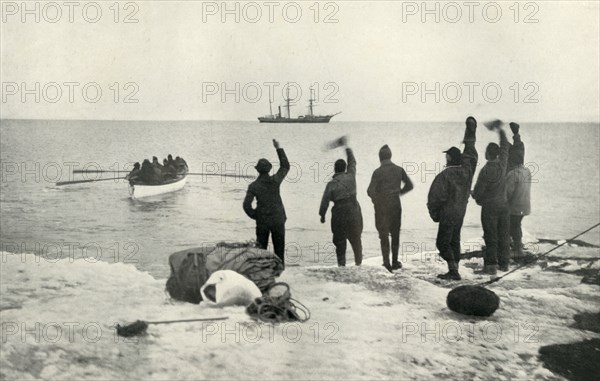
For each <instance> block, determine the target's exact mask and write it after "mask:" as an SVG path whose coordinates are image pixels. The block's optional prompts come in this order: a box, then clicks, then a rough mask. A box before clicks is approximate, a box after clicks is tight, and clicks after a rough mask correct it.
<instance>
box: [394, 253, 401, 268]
mask: <svg viewBox="0 0 600 381" xmlns="http://www.w3.org/2000/svg"><path fill="white" fill-rule="evenodd" d="M401 268H402V262H400V261H399V260H398V253H392V270H400V269H401Z"/></svg>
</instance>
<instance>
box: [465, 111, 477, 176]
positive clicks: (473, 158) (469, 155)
mask: <svg viewBox="0 0 600 381" xmlns="http://www.w3.org/2000/svg"><path fill="white" fill-rule="evenodd" d="M476 130H477V123H476V122H474V123H470V124H467V127H466V128H465V138H464V139H463V142H464V143H465V148H464V149H463V153H462V165H463V166H465V167H467V168H469V170H470V171H471V178H472V177H473V175H474V174H475V169H476V168H477V160H478V159H479V155H478V154H477V149H475V141H476V140H477V138H476V134H475V133H476Z"/></svg>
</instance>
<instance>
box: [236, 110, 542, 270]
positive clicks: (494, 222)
mask: <svg viewBox="0 0 600 381" xmlns="http://www.w3.org/2000/svg"><path fill="white" fill-rule="evenodd" d="M488 128H489V129H491V130H497V131H498V133H499V135H500V145H498V144H496V143H490V144H489V145H488V146H487V148H486V152H485V157H486V160H487V163H486V164H485V166H484V167H483V168H482V169H481V171H480V173H479V176H478V178H477V181H476V184H475V187H474V190H473V191H471V185H472V180H473V176H474V174H475V168H476V166H477V160H478V154H477V150H476V149H475V141H476V129H477V121H476V120H475V118H473V117H468V118H467V120H466V130H465V134H464V139H463V143H464V144H465V148H464V150H463V151H462V152H461V151H460V149H458V148H457V147H451V148H450V149H448V150H447V151H444V153H445V154H446V167H445V169H444V170H443V171H442V172H440V173H439V174H438V175H437V176H436V178H435V179H434V181H433V183H432V185H431V188H430V190H429V195H428V202H427V207H428V210H429V214H430V217H431V218H432V220H433V221H434V222H437V223H438V224H439V226H438V235H437V240H436V246H437V248H438V250H439V253H440V256H441V257H442V258H443V259H444V260H445V261H446V262H447V264H448V272H447V273H445V274H440V275H438V277H439V278H441V279H448V280H460V279H461V277H460V274H459V272H458V264H459V262H460V252H461V244H460V233H461V229H462V224H463V220H464V216H465V213H466V208H467V203H468V200H469V197H470V196H472V197H473V198H474V199H475V201H476V202H477V203H478V204H479V205H481V206H482V211H481V222H482V226H483V231H484V240H485V245H486V248H485V255H484V268H483V271H482V273H485V274H489V275H495V274H496V272H497V270H498V269H499V270H502V271H508V265H509V260H510V238H511V237H512V241H513V250H514V253H515V256H521V255H522V254H523V244H522V230H521V221H522V219H523V217H524V216H526V215H528V214H529V213H530V211H531V207H530V189H531V188H530V187H531V172H530V171H529V169H527V168H526V167H525V166H524V156H525V148H524V145H523V142H522V141H521V138H520V135H519V125H518V124H516V123H511V124H510V128H511V130H512V132H513V140H514V144H512V145H511V144H510V143H509V142H508V140H507V138H506V134H505V132H504V130H503V129H502V122H500V121H495V122H492V123H490V124H489V125H488ZM273 144H274V146H275V148H276V150H277V154H278V156H279V161H280V167H279V170H278V171H277V172H276V173H275V174H274V175H273V176H269V172H270V170H271V168H272V165H271V163H270V162H269V161H268V160H267V159H260V160H259V161H258V163H257V165H256V167H255V168H256V170H257V171H258V173H259V176H258V178H257V179H256V180H255V181H254V182H253V183H252V184H250V186H249V187H248V191H247V194H246V198H245V199H244V204H243V207H244V211H245V212H246V214H247V215H248V216H249V217H250V218H252V219H254V220H256V237H257V243H258V245H259V247H261V248H263V249H266V248H267V245H268V241H269V235H271V236H272V239H273V246H274V252H275V254H276V255H277V256H278V257H279V258H280V259H281V260H282V261H284V251H285V221H286V215H285V209H284V207H283V202H282V200H281V196H280V190H279V188H280V185H281V183H282V182H283V180H284V178H285V176H286V175H287V173H288V171H289V169H290V164H289V162H288V159H287V157H286V155H285V152H284V150H283V149H282V148H281V147H280V146H279V143H278V142H277V141H276V140H273ZM337 145H339V146H345V147H346V154H347V162H346V161H345V160H343V159H339V160H337V161H336V162H335V164H334V172H335V173H334V175H333V178H332V179H331V181H330V182H329V183H328V184H327V186H326V188H325V192H324V193H323V197H322V200H321V206H320V208H319V215H320V216H321V223H325V216H326V214H327V209H328V208H329V203H330V202H333V203H334V205H333V208H332V211H331V230H332V233H333V243H334V245H335V247H336V256H337V262H338V266H345V265H346V245H347V243H346V241H349V242H350V245H351V246H352V250H353V252H354V262H355V264H356V265H357V266H360V264H361V262H362V241H361V235H362V230H363V219H362V211H361V208H360V204H359V203H358V200H357V187H356V159H355V157H354V154H353V152H352V149H350V148H349V147H348V146H347V141H346V139H345V138H340V139H339V140H338V144H337ZM391 158H392V151H391V149H390V148H389V147H388V146H387V145H384V146H383V147H381V149H380V150H379V160H380V163H381V165H380V167H379V168H377V169H376V170H375V171H374V172H373V176H372V177H371V182H370V184H369V187H368V189H367V194H368V195H369V197H370V198H371V201H372V202H373V206H374V209H375V226H376V228H377V231H378V233H379V240H380V246H381V253H382V256H383V266H384V267H385V268H386V269H387V270H388V271H389V272H393V270H397V269H401V268H402V263H401V262H400V260H399V257H398V255H399V250H400V228H401V224H402V205H401V202H400V196H402V195H404V194H406V193H408V192H410V191H411V190H412V189H413V183H412V181H411V180H410V178H409V177H408V175H407V174H406V171H404V169H403V168H402V167H400V166H398V165H396V164H394V163H393V162H392V161H391ZM254 199H256V200H257V203H256V208H253V207H252V202H253V201H254ZM390 239H391V245H390ZM390 252H391V261H390Z"/></svg>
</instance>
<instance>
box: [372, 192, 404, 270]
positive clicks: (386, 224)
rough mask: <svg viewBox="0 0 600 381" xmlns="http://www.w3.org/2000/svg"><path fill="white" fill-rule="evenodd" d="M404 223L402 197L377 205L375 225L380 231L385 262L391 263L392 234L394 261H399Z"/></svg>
mask: <svg viewBox="0 0 600 381" xmlns="http://www.w3.org/2000/svg"><path fill="white" fill-rule="evenodd" d="M401 225H402V207H401V206H400V199H399V198H395V199H392V200H389V201H386V202H380V203H377V204H376V205H375V227H376V228H377V232H378V233H379V243H380V245H381V255H382V256H383V263H384V264H389V263H390V236H391V239H392V263H396V262H398V251H399V250H400V226H401Z"/></svg>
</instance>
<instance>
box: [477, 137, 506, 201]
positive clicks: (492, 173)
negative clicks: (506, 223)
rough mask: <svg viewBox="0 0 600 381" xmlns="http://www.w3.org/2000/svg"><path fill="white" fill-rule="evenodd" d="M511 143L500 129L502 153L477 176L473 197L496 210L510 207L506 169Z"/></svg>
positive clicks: (489, 162)
mask: <svg viewBox="0 0 600 381" xmlns="http://www.w3.org/2000/svg"><path fill="white" fill-rule="evenodd" d="M509 148H510V144H509V143H508V139H506V134H505V133H504V131H500V154H499V155H498V158H497V159H496V160H491V161H488V162H487V163H486V164H485V165H484V166H483V168H481V171H480V172H479V176H478V177H477V182H476V183H475V189H473V198H474V199H475V201H476V202H477V204H479V205H481V206H482V207H484V208H493V209H496V210H501V209H506V208H508V200H507V198H506V169H507V166H508V150H509Z"/></svg>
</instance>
